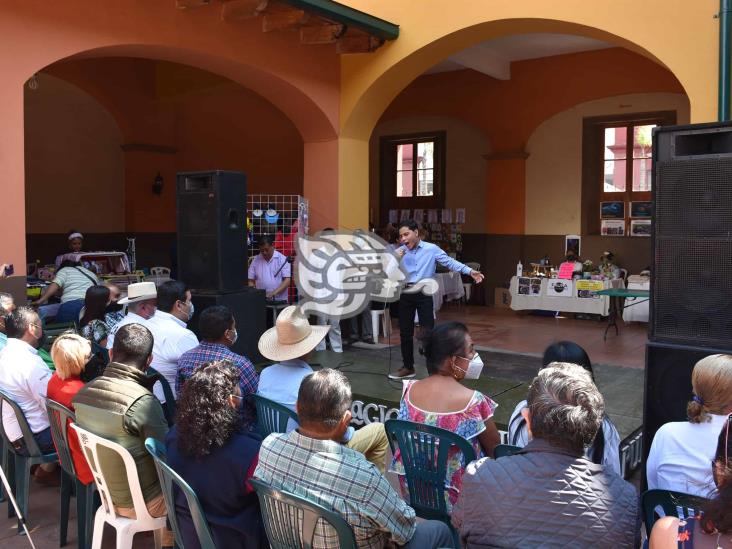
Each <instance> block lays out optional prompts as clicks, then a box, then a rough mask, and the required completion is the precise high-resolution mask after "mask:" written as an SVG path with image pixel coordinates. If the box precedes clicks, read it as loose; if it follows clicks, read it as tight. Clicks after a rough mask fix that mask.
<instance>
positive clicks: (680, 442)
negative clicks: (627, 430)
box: [646, 414, 727, 498]
mask: <svg viewBox="0 0 732 549" xmlns="http://www.w3.org/2000/svg"><path fill="white" fill-rule="evenodd" d="M709 416H710V417H711V421H708V422H705V423H691V422H690V421H674V422H671V423H667V424H666V425H664V426H662V427H661V428H660V429H659V430H658V431H656V436H654V437H653V444H651V451H650V453H649V454H648V461H646V477H647V479H648V489H649V490H653V489H660V490H674V491H676V492H683V493H685V494H691V495H693V496H700V497H703V498H708V497H709V494H710V493H711V492H712V491H713V490H714V488H715V486H714V479H713V478H712V461H713V460H714V454H715V453H716V451H717V440H718V439H719V433H720V432H721V431H722V427H723V426H724V422H725V421H726V420H727V416H723V415H715V414H709Z"/></svg>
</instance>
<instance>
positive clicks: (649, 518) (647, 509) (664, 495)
mask: <svg viewBox="0 0 732 549" xmlns="http://www.w3.org/2000/svg"><path fill="white" fill-rule="evenodd" d="M705 501H706V500H705V499H704V498H701V497H699V496H692V495H691V494H684V493H683V492H674V491H672V490H647V491H646V492H644V493H643V495H642V496H641V508H642V509H643V522H645V523H646V532H647V534H648V536H650V535H651V530H653V525H654V524H655V523H656V507H661V508H662V509H663V512H664V514H665V515H666V516H667V517H678V518H689V517H693V516H695V515H697V514H699V509H700V508H701V506H702V505H703V504H704V502H705Z"/></svg>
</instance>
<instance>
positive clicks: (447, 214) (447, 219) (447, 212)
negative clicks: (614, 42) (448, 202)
mask: <svg viewBox="0 0 732 549" xmlns="http://www.w3.org/2000/svg"><path fill="white" fill-rule="evenodd" d="M442 222H443V223H452V210H451V209H450V208H445V209H444V210H442Z"/></svg>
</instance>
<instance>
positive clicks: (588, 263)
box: [582, 259, 595, 273]
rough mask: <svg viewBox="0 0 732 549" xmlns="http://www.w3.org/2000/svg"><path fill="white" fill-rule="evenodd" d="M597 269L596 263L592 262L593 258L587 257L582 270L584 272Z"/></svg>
mask: <svg viewBox="0 0 732 549" xmlns="http://www.w3.org/2000/svg"><path fill="white" fill-rule="evenodd" d="M594 270H595V264H594V263H592V260H590V259H586V260H585V262H584V263H582V272H583V273H591V272H592V271H594Z"/></svg>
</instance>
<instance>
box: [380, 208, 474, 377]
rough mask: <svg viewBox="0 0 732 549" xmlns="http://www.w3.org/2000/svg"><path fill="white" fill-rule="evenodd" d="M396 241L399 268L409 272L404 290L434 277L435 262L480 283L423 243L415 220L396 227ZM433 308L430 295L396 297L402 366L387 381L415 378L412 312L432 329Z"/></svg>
mask: <svg viewBox="0 0 732 549" xmlns="http://www.w3.org/2000/svg"><path fill="white" fill-rule="evenodd" d="M399 240H400V241H401V243H402V246H401V247H399V248H397V250H396V253H397V255H399V257H401V258H402V265H403V266H404V267H405V269H406V271H407V273H408V275H407V289H408V288H410V287H411V286H414V285H415V284H416V283H417V282H419V281H420V280H424V279H427V278H434V276H435V269H436V268H437V263H439V264H440V265H442V266H443V267H446V268H447V269H450V270H451V271H456V272H459V273H462V274H465V275H470V276H471V277H472V278H473V280H475V283H476V284H480V283H481V282H483V273H481V272H480V271H474V270H473V269H471V268H470V267H468V266H467V265H464V264H462V263H460V262H459V261H457V260H455V259H453V258H451V257H450V256H449V255H447V254H446V253H445V252H444V251H443V250H442V249H441V248H440V247H439V246H436V245H435V244H431V243H430V242H423V241H422V240H421V239H420V238H419V226H418V225H417V222H416V221H412V220H409V221H402V222H401V223H400V224H399ZM433 307H434V306H433V302H432V296H430V295H425V294H424V293H422V292H416V293H408V292H402V294H401V297H400V298H399V332H400V335H401V344H402V361H403V362H404V366H403V367H402V368H400V369H399V370H397V372H396V373H393V374H389V378H390V379H406V378H410V377H414V342H413V337H414V313H415V311H416V312H417V313H418V314H419V325H420V326H421V327H422V328H427V329H430V330H431V329H432V328H433V327H434V325H435V317H434V312H433Z"/></svg>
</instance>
